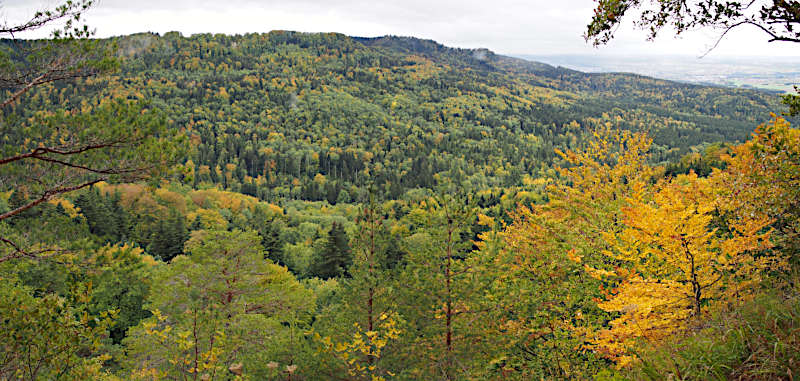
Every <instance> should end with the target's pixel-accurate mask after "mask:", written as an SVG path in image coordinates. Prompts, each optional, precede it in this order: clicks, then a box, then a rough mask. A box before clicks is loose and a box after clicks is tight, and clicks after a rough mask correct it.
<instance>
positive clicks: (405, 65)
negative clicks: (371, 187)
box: [5, 31, 780, 204]
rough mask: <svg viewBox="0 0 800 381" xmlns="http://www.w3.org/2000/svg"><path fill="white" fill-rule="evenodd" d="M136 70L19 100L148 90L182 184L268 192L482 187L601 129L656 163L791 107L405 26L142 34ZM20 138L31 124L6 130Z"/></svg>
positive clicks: (267, 195) (337, 195)
mask: <svg viewBox="0 0 800 381" xmlns="http://www.w3.org/2000/svg"><path fill="white" fill-rule="evenodd" d="M106 42H107V43H116V44H118V46H119V50H118V54H119V55H120V57H121V58H122V61H121V69H120V70H119V71H118V72H117V73H115V74H113V75H111V76H109V77H103V78H91V79H88V80H78V81H77V82H72V83H69V82H60V83H57V84H53V85H51V86H44V87H42V88H40V89H38V91H37V92H36V94H35V95H33V96H31V97H30V99H28V100H26V103H25V104H24V105H23V104H20V105H18V106H17V107H12V108H9V109H8V110H5V112H6V113H20V114H22V115H26V114H27V113H29V112H30V111H31V110H42V109H50V110H52V109H53V108H54V107H67V108H74V109H87V108H91V107H94V105H98V104H100V103H102V102H104V101H107V100H109V99H112V98H120V97H122V98H129V99H143V100H147V102H149V104H150V107H153V108H156V109H157V110H160V111H162V112H163V114H164V116H166V118H168V119H169V125H170V126H171V128H174V129H180V130H183V131H186V132H187V134H188V135H189V136H190V137H191V139H192V142H193V150H192V153H191V154H190V156H189V157H188V158H187V164H188V165H187V171H186V173H185V174H184V177H183V178H182V181H183V182H185V183H187V184H190V185H191V186H194V187H197V186H199V185H200V184H203V183H213V184H220V185H221V186H222V187H223V188H225V189H229V190H233V191H237V192H242V193H245V194H250V195H253V196H257V197H259V198H262V199H265V200H271V201H275V200H278V199H283V198H289V199H303V200H327V201H328V202H329V203H331V204H333V203H335V202H337V201H344V202H350V201H355V200H358V199H359V197H362V198H363V196H364V194H365V189H366V188H365V186H366V185H367V184H376V185H377V186H379V187H380V189H381V192H382V193H384V194H385V195H386V197H387V198H389V199H396V198H399V197H400V196H401V195H402V194H403V193H405V192H406V191H407V190H409V189H413V188H431V187H433V186H435V184H436V183H437V182H438V181H439V180H441V179H449V180H452V181H454V182H456V183H459V184H463V185H464V186H468V187H470V188H472V189H477V190H480V189H487V188H490V187H510V186H518V185H520V184H521V183H522V182H523V179H524V178H526V177H528V178H536V177H540V176H546V174H547V170H548V169H549V168H551V166H552V165H553V164H554V163H556V162H558V161H559V159H558V158H556V156H555V153H554V148H556V147H559V148H561V149H568V148H576V147H580V146H581V144H582V142H583V140H584V139H585V134H586V132H587V131H590V130H591V129H594V128H597V127H598V126H603V125H605V124H607V123H611V124H612V125H613V126H615V127H616V128H620V129H629V130H634V131H647V132H648V133H649V134H650V135H651V136H652V137H653V138H654V150H653V151H654V154H653V160H654V162H662V161H668V160H677V159H678V158H680V157H681V156H683V155H685V154H686V153H688V152H690V151H691V150H693V149H694V150H698V149H699V150H702V147H703V145H705V144H708V143H713V142H725V141H727V142H733V141H743V140H745V139H746V138H747V137H748V136H749V134H750V132H751V131H752V128H753V126H754V125H756V124H758V123H760V122H762V121H764V120H765V119H766V118H768V117H769V113H770V112H776V113H777V112H779V111H780V107H779V99H778V97H777V96H775V95H773V94H767V93H761V92H756V91H746V90H734V89H727V88H713V87H700V86H691V85H685V84H678V83H674V82H667V81H662V80H656V79H652V78H646V77H641V76H636V75H627V74H585V73H580V72H576V71H572V70H568V69H563V68H554V67H551V66H548V65H544V64H540V63H535V62H527V61H523V60H519V59H514V58H509V57H504V56H498V55H495V54H493V53H492V52H490V51H488V50H485V49H478V50H466V49H453V48H447V47H444V46H442V45H439V44H437V43H435V42H433V41H427V40H419V39H414V38H404V37H383V38H374V39H365V38H351V37H347V36H343V35H340V34H303V33H295V32H284V31H277V32H272V33H269V34H250V35H245V36H226V35H195V36H192V37H182V36H181V35H180V34H178V33H168V34H166V35H164V36H159V35H154V34H138V35H133V36H125V37H120V38H116V39H113V40H112V41H106ZM5 139H6V140H5V141H6V143H7V144H14V142H16V141H18V140H19V139H24V137H22V136H13V135H11V136H8V135H7V136H6V137H5Z"/></svg>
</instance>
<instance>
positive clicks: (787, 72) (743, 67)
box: [519, 55, 800, 93]
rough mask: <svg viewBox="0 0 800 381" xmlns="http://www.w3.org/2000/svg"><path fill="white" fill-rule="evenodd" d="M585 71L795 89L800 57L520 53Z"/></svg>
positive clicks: (731, 85)
mask: <svg viewBox="0 0 800 381" xmlns="http://www.w3.org/2000/svg"><path fill="white" fill-rule="evenodd" d="M519 57H520V58H523V59H530V60H541V61H544V62H548V63H551V64H553V65H557V66H564V67H568V68H571V69H576V70H580V71H585V72H605V73H608V72H629V73H638V74H643V75H648V76H652V77H657V78H664V79H669V80H675V81H679V82H686V83H695V84H708V85H716V86H728V87H740V88H755V89H761V90H765V91H773V92H781V93H782V92H786V91H793V90H794V86H795V85H798V84H800V57H715V56H712V57H703V58H698V57H696V56H678V55H674V56H655V57H653V56H635V55H633V56H613V57H612V56H602V55H599V56H598V55H541V56H526V55H521V56H519Z"/></svg>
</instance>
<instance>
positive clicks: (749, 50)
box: [0, 0, 800, 57]
mask: <svg viewBox="0 0 800 381" xmlns="http://www.w3.org/2000/svg"><path fill="white" fill-rule="evenodd" d="M58 2H59V1H56V0H0V18H2V19H4V20H7V21H9V22H14V21H19V20H22V19H24V18H25V17H29V16H30V15H31V14H32V12H33V11H35V10H37V9H43V8H44V7H46V6H47V5H50V6H52V5H54V4H57V3H58ZM594 4H595V1H594V0H491V1H486V0H391V1H390V0H372V1H370V0H285V1H274V0H261V1H257V0H99V1H98V2H97V5H96V6H95V7H94V9H92V10H91V11H90V12H89V13H88V14H87V16H88V22H89V24H90V25H91V26H92V27H94V28H96V30H97V36H99V37H106V36H113V35H123V34H130V33H136V32H158V33H161V34H163V33H165V32H169V31H179V32H181V33H183V34H184V35H187V36H188V35H191V34H194V33H227V34H241V33H249V32H256V33H261V32H269V31H271V30H279V29H282V30H295V31H303V32H340V33H344V34H347V35H352V36H368V37H372V36H383V35H401V36H413V37H420V38H427V39H432V40H436V41H438V42H440V43H443V44H445V45H448V46H453V47H463V48H478V47H485V48H488V49H490V50H492V51H494V52H497V53H500V54H510V55H515V54H516V55H520V54H529V55H551V54H602V55H663V54H681V55H694V56H699V55H701V54H702V53H704V52H705V51H706V50H707V48H708V47H709V46H711V44H713V42H714V41H715V38H716V36H717V33H718V32H715V31H712V30H703V31H699V32H693V33H692V34H688V35H686V36H684V37H681V38H678V39H676V38H675V37H674V36H673V35H671V34H669V33H664V35H663V36H661V37H660V38H659V39H657V40H656V41H655V42H650V41H646V39H645V33H644V32H643V31H641V30H636V29H634V28H633V27H632V26H630V25H625V26H623V27H621V28H620V29H619V30H618V33H617V38H616V39H615V40H613V41H612V42H611V43H610V44H609V45H607V46H605V47H602V48H600V49H597V48H593V47H591V46H590V45H589V44H587V43H586V42H585V41H584V40H583V37H582V33H583V31H584V28H585V26H586V24H587V23H588V21H589V20H590V18H591V15H592V11H593V5H594ZM736 55H761V56H800V44H792V43H766V38H765V35H763V34H761V33H759V32H758V31H756V30H753V29H741V30H738V31H734V32H732V33H729V34H728V37H727V38H726V39H725V40H723V42H722V43H721V44H720V46H719V47H718V48H717V49H716V50H714V51H713V52H712V53H711V56H718V57H719V56H736Z"/></svg>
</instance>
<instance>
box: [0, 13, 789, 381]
mask: <svg viewBox="0 0 800 381" xmlns="http://www.w3.org/2000/svg"><path fill="white" fill-rule="evenodd" d="M67 4H68V6H67V7H66V8H64V9H63V10H62V11H60V12H62V13H63V14H66V15H70V14H71V13H69V12H72V10H73V8H71V7H73V5H71V4H72V3H67ZM76 4H83V3H80V2H78V3H76ZM75 12H79V11H75ZM77 14H79V13H77ZM37 17H39V16H37ZM41 17H44V16H41ZM47 17H50V16H47ZM70 17H71V16H70ZM34 20H36V19H34ZM76 20H77V19H76ZM45 21H47V20H45ZM68 32H69V30H68ZM69 33H74V35H68V36H67V37H66V38H63V40H60V39H59V38H54V39H53V40H13V39H9V40H4V41H3V42H2V44H1V46H0V47H2V50H1V51H2V57H1V58H2V59H3V61H2V63H3V66H2V67H3V70H4V73H3V76H1V77H0V85H2V95H3V97H4V98H3V102H4V103H3V104H2V108H1V109H0V111H2V117H3V118H2V125H0V127H1V128H2V139H3V143H2V156H3V158H2V159H0V180H1V181H0V185H1V186H2V188H0V241H2V244H0V380H6V379H8V380H11V379H15V380H16V379H23V380H40V379H41V380H50V379H66V380H85V379H98V380H131V379H132V380H162V379H163V380H204V381H209V380H370V381H377V380H533V379H595V380H641V379H652V380H661V379H681V380H683V379H746V380H772V379H782V380H792V379H793V377H794V376H793V375H796V374H800V351H798V349H797V348H799V347H800V333H798V332H799V331H798V327H799V324H800V289H798V287H800V286H798V284H800V283H798V281H799V280H800V278H799V277H798V275H797V271H798V270H800V241H798V233H799V232H800V201H798V200H800V131H798V130H797V129H795V128H793V127H791V123H792V122H794V120H795V119H793V118H796V114H797V113H796V112H793V111H795V110H793V109H792V110H791V111H792V112H787V110H786V108H785V107H784V106H783V105H782V104H781V98H780V97H779V96H778V95H777V94H772V93H766V92H759V91H751V90H737V89H729V88H723V87H704V86H696V85H688V84H681V83H676V82H669V81H663V80H658V79H653V78H647V77H642V76H637V75H632V74H587V73H582V72H577V71H573V70H569V69H565V68H557V67H552V66H549V65H545V64H541V63H536V62H529V61H524V60H520V59H515V58H510V57H505V56H501V55H496V54H494V53H492V52H491V51H489V50H486V49H454V48H448V47H445V46H442V45H440V44H437V43H435V42H433V41H428V40H420V39H415V38H408V37H382V38H356V37H348V36H344V35H340V34H304V33H296V32H288V31H275V32H271V33H267V34H248V35H244V36H242V35H237V36H229V35H208V34H205V35H193V36H191V37H184V36H181V35H180V34H179V33H175V32H171V33H167V34H165V35H163V36H160V35H158V34H150V33H146V34H136V35H130V36H122V37H116V38H112V39H99V40H94V39H86V37H88V36H89V35H88V34H86V35H84V34H82V33H84V32H81V31H80V30H79V29H76V31H75V32H69ZM53 52H55V55H53V56H52V57H55V58H48V57H51V56H50V55H52V54H54V53H53ZM67 58H69V59H67ZM70 59H71V60H72V61H70ZM73 61H75V62H79V63H78V64H76V63H73ZM65 62H66V63H65ZM59 65H61V66H59ZM53 68H56V69H53ZM37 70H38V71H37ZM65 73H66V74H65ZM15 81H16V82H15ZM29 84H32V85H29ZM779 115H780V116H779Z"/></svg>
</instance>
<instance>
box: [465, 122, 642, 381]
mask: <svg viewBox="0 0 800 381" xmlns="http://www.w3.org/2000/svg"><path fill="white" fill-rule="evenodd" d="M651 143H652V140H651V139H650V138H649V137H647V136H646V135H645V134H641V133H633V132H630V131H617V130H614V129H613V128H612V126H611V125H610V124H609V125H604V126H602V127H600V128H598V129H597V130H595V131H593V136H592V139H591V140H588V141H587V142H586V145H585V146H584V147H583V148H582V149H580V150H575V151H566V152H562V151H557V153H558V154H559V155H560V156H561V157H562V159H563V160H564V162H565V163H564V165H563V167H562V168H559V169H558V174H559V177H558V179H557V180H555V181H553V182H552V183H551V184H549V185H548V186H547V188H546V190H545V192H544V196H546V199H547V200H548V202H547V203H545V204H534V205H531V206H524V205H519V206H518V207H517V209H516V210H515V211H513V212H511V213H510V217H511V223H510V224H508V225H506V226H502V231H500V232H498V233H497V234H496V235H495V234H484V235H483V236H482V237H481V238H482V240H483V241H482V242H480V243H479V245H478V246H479V247H480V248H481V256H482V258H483V259H484V261H485V262H486V263H485V266H487V269H488V270H487V271H486V272H487V273H491V274H497V275H496V276H495V277H494V278H493V282H492V283H491V287H489V288H488V289H487V290H486V292H485V296H484V299H485V300H486V303H487V305H491V304H493V306H492V308H490V309H489V310H490V311H491V313H490V314H489V315H490V318H489V319H486V321H485V323H484V325H486V326H487V329H488V330H491V331H494V332H496V333H497V334H496V336H498V337H502V341H503V344H502V346H501V347H502V348H503V349H502V350H501V351H499V353H496V354H493V356H495V358H494V359H493V360H492V364H491V368H492V370H493V371H494V374H493V376H496V377H497V378H498V379H508V378H509V377H512V378H519V379H564V378H571V377H573V378H574V377H577V378H580V377H581V373H580V372H582V371H583V370H585V369H586V367H587V362H588V361H592V357H593V354H592V353H586V352H588V351H587V350H586V349H585V348H582V349H581V350H580V351H578V350H576V349H577V348H581V345H582V343H583V342H584V336H585V332H586V331H594V328H587V327H595V326H597V325H599V324H601V322H602V320H603V319H604V317H603V315H604V313H602V311H599V310H598V309H597V306H596V303H595V302H594V301H593V299H594V298H596V297H599V296H601V294H600V293H599V292H598V284H599V283H600V282H599V281H596V280H594V279H591V278H589V277H587V276H585V275H586V274H585V273H584V272H583V271H582V268H583V266H584V264H587V263H588V264H589V265H591V266H595V267H607V266H611V264H610V263H609V262H613V260H611V259H609V258H607V257H604V256H602V255H601V254H600V252H602V250H605V249H607V248H608V243H607V242H606V241H605V240H604V238H603V233H605V232H617V231H620V230H621V229H622V227H623V224H622V219H623V206H624V205H626V199H627V198H629V197H631V196H632V195H633V194H634V193H635V192H636V189H637V187H642V186H643V184H646V183H647V182H648V180H649V179H650V178H651V177H652V174H653V172H654V170H653V169H652V168H651V167H649V166H648V165H647V153H648V151H649V149H650V145H651ZM479 222H480V223H482V224H484V225H487V226H491V225H494V222H493V221H491V220H489V219H487V218H486V217H483V218H481V217H480V216H479ZM497 240H500V241H502V242H501V243H500V244H498V243H497V242H495V241H497ZM519 364H524V366H519Z"/></svg>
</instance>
